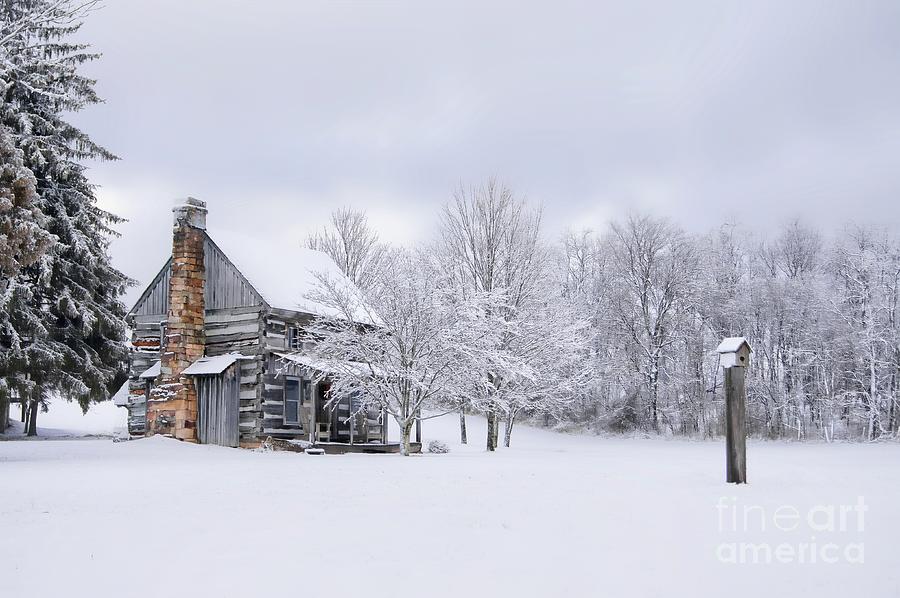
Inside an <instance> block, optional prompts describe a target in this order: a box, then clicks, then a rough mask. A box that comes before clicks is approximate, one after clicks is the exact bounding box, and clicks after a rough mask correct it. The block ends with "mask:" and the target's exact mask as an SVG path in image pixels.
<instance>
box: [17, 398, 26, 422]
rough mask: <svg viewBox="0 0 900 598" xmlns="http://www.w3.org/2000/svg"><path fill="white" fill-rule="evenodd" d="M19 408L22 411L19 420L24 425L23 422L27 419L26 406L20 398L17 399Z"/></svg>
mask: <svg viewBox="0 0 900 598" xmlns="http://www.w3.org/2000/svg"><path fill="white" fill-rule="evenodd" d="M19 408H20V409H21V411H22V416H21V420H20V421H21V422H22V423H23V424H24V423H25V420H26V419H28V408H27V405H26V403H25V399H24V398H22V397H19Z"/></svg>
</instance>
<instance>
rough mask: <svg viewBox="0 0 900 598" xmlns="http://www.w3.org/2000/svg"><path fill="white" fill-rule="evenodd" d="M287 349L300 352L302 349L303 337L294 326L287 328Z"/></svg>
mask: <svg viewBox="0 0 900 598" xmlns="http://www.w3.org/2000/svg"><path fill="white" fill-rule="evenodd" d="M287 340H288V349H291V350H292V351H301V350H302V349H303V336H302V335H301V332H300V329H299V328H297V327H296V326H290V327H288V338H287Z"/></svg>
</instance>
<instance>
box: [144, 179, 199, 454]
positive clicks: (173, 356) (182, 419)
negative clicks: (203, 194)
mask: <svg viewBox="0 0 900 598" xmlns="http://www.w3.org/2000/svg"><path fill="white" fill-rule="evenodd" d="M172 212H173V213H174V216H175V218H174V229H173V234H172V270H171V275H170V277H169V316H168V318H169V319H168V323H167V326H166V336H165V338H163V339H162V347H163V350H162V356H161V360H160V361H161V363H160V366H161V368H160V372H161V373H160V376H159V378H158V380H157V385H156V386H155V387H154V388H153V390H151V392H150V400H149V401H148V404H147V423H148V431H149V432H148V433H149V434H151V435H152V434H168V435H172V436H174V437H175V438H179V439H181V440H187V441H189V442H196V441H197V427H196V423H197V389H196V387H195V385H194V381H193V379H191V378H190V377H189V376H182V375H181V372H183V371H184V370H185V368H187V367H188V366H189V365H190V364H192V363H193V362H194V361H196V360H198V359H200V358H201V357H203V354H204V349H205V344H206V338H205V332H204V330H203V323H204V313H205V305H204V296H203V290H204V286H205V282H206V272H205V268H204V265H203V253H204V252H203V244H204V238H205V234H204V231H205V230H206V203H205V202H202V201H200V200H199V199H194V198H193V197H188V198H187V199H185V200H182V201H179V202H178V203H177V204H176V206H175V207H174V208H172Z"/></svg>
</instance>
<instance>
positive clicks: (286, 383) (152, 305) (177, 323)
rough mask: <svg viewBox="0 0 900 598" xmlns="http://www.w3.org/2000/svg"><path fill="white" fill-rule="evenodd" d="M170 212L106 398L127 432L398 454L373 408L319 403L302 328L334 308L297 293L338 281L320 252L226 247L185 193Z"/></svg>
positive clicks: (322, 377)
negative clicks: (165, 246)
mask: <svg viewBox="0 0 900 598" xmlns="http://www.w3.org/2000/svg"><path fill="white" fill-rule="evenodd" d="M173 213H174V226H173V236H172V254H171V256H169V258H168V259H167V260H166V262H165V264H164V265H163V267H162V268H161V269H160V271H159V273H158V274H157V275H156V277H155V278H154V279H153V280H152V281H151V282H150V284H149V285H148V286H147V287H146V288H145V289H144V291H143V293H142V294H141V295H140V297H139V298H138V300H137V302H136V303H135V305H134V307H132V308H131V310H130V311H129V312H128V314H127V316H126V322H127V323H128V326H129V328H130V329H131V353H130V363H129V380H128V382H127V383H126V386H127V389H125V388H123V390H122V391H120V392H119V393H117V396H116V402H117V404H118V405H120V406H123V407H125V408H127V409H128V428H129V433H130V434H131V435H137V436H145V435H146V436H152V435H155V434H163V435H166V436H170V437H174V438H178V439H181V440H185V441H189V442H199V443H204V444H218V445H224V446H231V447H237V446H241V447H248V448H250V447H257V446H259V445H260V443H261V442H262V441H264V440H266V439H268V438H273V439H282V440H288V441H293V444H295V445H298V446H311V445H315V446H317V447H323V448H326V447H327V448H328V449H331V450H327V452H347V451H352V452H395V451H396V450H397V449H399V444H398V443H393V444H392V443H389V442H388V437H387V425H386V424H387V419H386V417H385V415H386V414H385V413H384V412H381V413H379V412H372V411H371V410H370V411H368V412H366V413H357V412H358V411H360V410H359V409H358V408H357V405H356V404H353V403H354V401H353V399H344V400H341V401H331V402H329V400H328V399H329V396H328V389H329V380H328V372H322V371H319V369H317V368H320V366H319V365H318V362H316V361H314V360H312V359H310V358H308V357H307V356H306V355H305V354H304V351H305V350H308V349H309V346H308V345H305V344H304V343H305V342H306V341H304V339H303V336H304V335H303V329H304V326H305V325H308V324H309V322H311V321H312V319H313V318H316V317H319V316H333V315H337V314H336V313H332V312H331V311H330V308H329V307H328V306H327V305H323V304H321V303H319V302H316V301H315V300H311V299H310V298H309V296H308V295H309V293H310V291H312V290H313V289H314V288H315V286H316V283H317V281H318V278H317V277H318V276H321V275H323V274H324V275H327V276H328V277H330V278H332V279H334V278H335V277H343V274H342V273H341V272H340V270H339V269H338V267H337V266H336V265H335V264H334V262H333V261H332V260H331V258H329V257H328V256H327V255H326V254H324V253H321V252H318V251H313V250H311V249H305V248H301V247H300V245H299V242H298V244H297V248H296V251H295V252H294V253H293V254H292V255H279V256H277V257H273V256H271V255H260V254H263V253H264V252H261V251H259V250H258V249H257V248H255V247H254V245H253V244H252V243H244V244H240V245H238V246H235V247H228V248H227V250H226V249H224V248H223V247H222V246H220V245H219V244H218V243H217V242H216V241H214V240H213V238H212V237H211V236H210V234H209V232H208V231H207V229H206V215H207V209H206V204H205V203H204V202H202V201H200V200H197V199H194V198H188V199H186V200H184V201H181V202H179V203H178V204H177V205H176V206H175V207H174V208H173ZM276 262H277V263H276ZM343 283H344V284H352V282H350V281H349V280H346V279H345V280H344V281H343ZM358 316H359V323H360V324H361V325H372V324H373V323H372V322H369V321H367V319H366V316H365V314H364V313H363V312H360V313H359V314H358ZM351 414H354V415H353V417H351ZM307 443H308V444H307ZM420 446H421V445H419V446H417V447H415V448H417V449H418V448H419V447H420Z"/></svg>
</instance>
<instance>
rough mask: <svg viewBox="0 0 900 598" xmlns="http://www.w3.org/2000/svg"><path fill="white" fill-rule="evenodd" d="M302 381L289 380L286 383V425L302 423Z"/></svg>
mask: <svg viewBox="0 0 900 598" xmlns="http://www.w3.org/2000/svg"><path fill="white" fill-rule="evenodd" d="M301 403H302V400H301V397H300V380H298V379H296V378H287V379H285V381H284V423H285V424H299V423H300V405H301Z"/></svg>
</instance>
